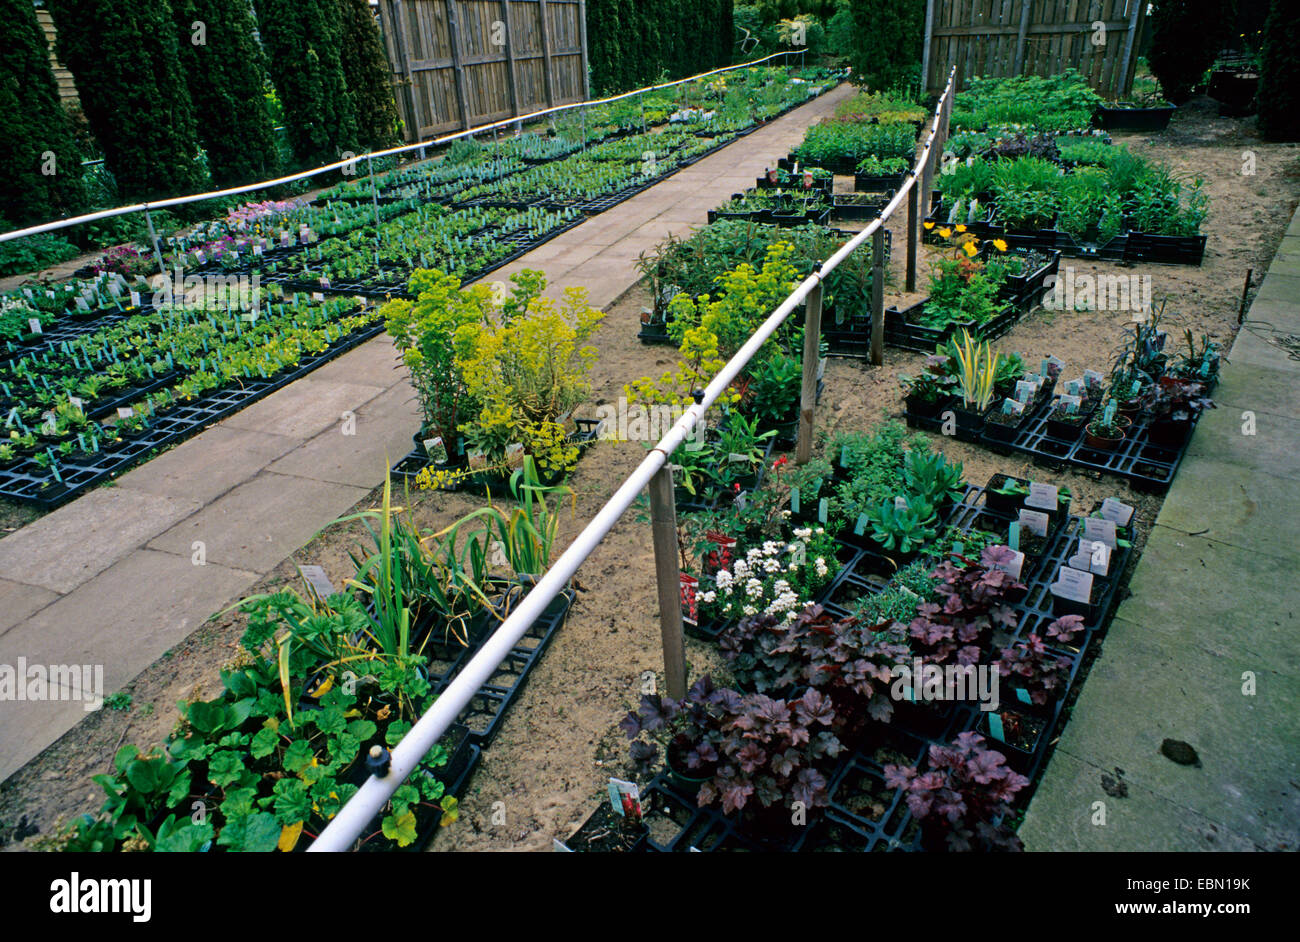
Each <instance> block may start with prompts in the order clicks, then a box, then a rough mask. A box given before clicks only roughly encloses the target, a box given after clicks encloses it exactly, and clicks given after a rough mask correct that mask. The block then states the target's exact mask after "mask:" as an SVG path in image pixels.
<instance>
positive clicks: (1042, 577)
mask: <svg viewBox="0 0 1300 942" xmlns="http://www.w3.org/2000/svg"><path fill="white" fill-rule="evenodd" d="M1082 529H1083V524H1082V518H1080V517H1070V518H1067V520H1066V521H1065V523H1063V524H1062V525H1061V526H1060V527H1058V528H1057V529H1056V531H1055V532H1054V533H1053V534H1052V535H1051V539H1050V540H1049V543H1048V546H1047V549H1046V551H1045V552H1044V553H1043V559H1042V562H1041V563H1040V565H1039V566H1038V567H1036V569H1035V572H1034V573H1033V574H1032V576H1031V577H1030V578H1029V579H1028V580H1023V579H1022V581H1026V584H1027V585H1028V587H1029V592H1028V594H1027V595H1026V596H1025V598H1024V599H1023V600H1022V601H1020V602H1018V603H1017V604H1016V608H1017V609H1019V610H1021V611H1022V612H1023V613H1024V614H1023V617H1022V618H1021V623H1020V625H1019V626H1018V627H1017V629H1016V636H1017V637H1018V638H1023V637H1026V636H1028V635H1029V634H1030V633H1032V632H1035V631H1037V632H1038V633H1039V634H1040V636H1042V637H1043V638H1044V640H1046V636H1045V635H1044V634H1043V631H1044V630H1045V629H1046V627H1047V625H1048V624H1050V623H1051V622H1052V621H1054V620H1055V619H1056V618H1057V617H1058V616H1057V615H1056V614H1054V612H1053V603H1052V593H1051V591H1050V589H1049V586H1050V585H1051V583H1052V582H1053V581H1054V580H1055V578H1056V571H1057V569H1058V568H1060V567H1061V566H1063V565H1065V563H1066V561H1067V560H1068V559H1069V558H1070V556H1071V555H1072V553H1073V551H1074V545H1075V543H1076V542H1077V539H1078V536H1079V534H1080V533H1081V532H1082ZM1132 554H1133V548H1132V546H1120V547H1117V548H1116V549H1115V551H1114V553H1112V554H1111V558H1110V567H1109V571H1108V573H1107V575H1106V576H1104V577H1103V576H1099V575H1094V576H1093V585H1094V587H1095V588H1096V589H1097V592H1096V598H1095V601H1094V602H1093V603H1092V606H1091V607H1092V612H1091V614H1090V615H1085V616H1084V622H1083V624H1084V629H1085V630H1086V631H1087V633H1088V634H1087V639H1086V640H1085V639H1080V638H1076V639H1075V642H1074V643H1075V644H1077V645H1086V644H1087V642H1088V641H1090V640H1091V639H1092V637H1093V636H1094V635H1095V634H1096V633H1097V632H1099V631H1100V630H1101V629H1102V628H1103V627H1104V626H1105V624H1106V621H1107V619H1108V618H1109V617H1110V614H1111V610H1112V609H1113V608H1114V605H1115V595H1116V593H1117V592H1118V590H1119V585H1120V582H1121V581H1122V580H1123V578H1124V571H1125V570H1126V569H1127V568H1128V563H1129V558H1130V557H1131V556H1132Z"/></svg>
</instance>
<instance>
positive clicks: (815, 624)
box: [719, 605, 911, 731]
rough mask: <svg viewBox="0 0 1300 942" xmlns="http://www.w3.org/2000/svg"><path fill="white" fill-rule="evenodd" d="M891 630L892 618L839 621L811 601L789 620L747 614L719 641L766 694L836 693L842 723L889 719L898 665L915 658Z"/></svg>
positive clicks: (738, 668)
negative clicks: (802, 688) (793, 690)
mask: <svg viewBox="0 0 1300 942" xmlns="http://www.w3.org/2000/svg"><path fill="white" fill-rule="evenodd" d="M890 628H891V624H890V623H889V622H885V623H883V624H879V625H867V624H864V623H863V622H861V621H860V620H858V619H856V618H844V619H838V620H837V619H836V618H835V617H834V616H832V615H831V614H830V613H828V612H827V611H826V610H825V609H824V608H822V606H820V605H809V606H806V607H805V608H804V609H803V611H801V612H800V613H799V614H798V615H797V616H796V617H795V619H794V620H793V621H789V622H783V621H779V620H778V619H776V618H774V617H772V616H770V615H763V616H753V617H750V618H746V619H744V620H743V621H742V622H741V623H740V624H739V625H738V626H736V627H735V628H733V629H730V630H729V631H727V632H725V633H724V634H723V636H722V637H721V638H720V639H719V641H720V644H721V647H722V650H723V653H724V654H726V656H727V660H728V661H729V662H730V663H731V666H732V669H733V671H735V672H736V673H737V674H738V675H740V676H747V677H748V678H749V679H750V680H751V681H752V682H753V683H754V685H755V687H756V688H757V689H758V691H759V692H760V693H763V692H766V691H767V690H769V689H772V688H776V689H780V688H782V687H789V686H794V685H807V686H809V687H814V688H817V689H819V690H823V691H825V692H826V693H828V694H829V695H830V697H831V699H832V700H833V701H834V703H835V707H836V712H837V714H838V716H839V718H840V720H841V721H843V720H845V719H848V718H849V717H853V716H856V715H860V714H865V715H868V716H870V717H871V718H872V719H876V720H879V721H881V722H888V721H889V720H890V718H891V717H892V716H893V712H894V702H893V699H892V698H891V697H890V696H889V685H890V683H891V681H892V679H893V670H894V667H895V666H896V665H899V664H905V663H907V661H908V660H909V659H910V657H911V651H910V650H909V649H908V647H907V645H905V644H901V643H900V641H901V639H900V638H898V637H891V635H890V632H889V629H890ZM837 731H838V729H837Z"/></svg>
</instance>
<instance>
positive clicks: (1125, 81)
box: [1110, 3, 1146, 99]
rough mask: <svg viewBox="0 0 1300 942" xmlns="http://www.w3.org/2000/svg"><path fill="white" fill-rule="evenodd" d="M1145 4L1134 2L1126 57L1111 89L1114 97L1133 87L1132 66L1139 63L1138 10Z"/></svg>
mask: <svg viewBox="0 0 1300 942" xmlns="http://www.w3.org/2000/svg"><path fill="white" fill-rule="evenodd" d="M1145 6H1146V4H1145V3H1134V4H1133V9H1132V11H1130V13H1129V17H1128V34H1127V36H1126V37H1125V39H1124V59H1123V63H1122V64H1121V65H1120V67H1119V76H1118V79H1117V80H1116V81H1115V83H1114V85H1113V86H1112V87H1111V89H1110V94H1111V97H1112V98H1116V99H1119V98H1123V97H1124V96H1125V95H1127V94H1128V93H1129V92H1130V91H1131V90H1132V88H1133V75H1132V71H1133V69H1132V66H1135V65H1136V64H1137V59H1136V58H1135V57H1134V55H1133V50H1134V49H1136V48H1137V42H1138V31H1139V30H1138V12H1139V11H1142V10H1143V8H1144V7H1145ZM1143 12H1145V11H1143Z"/></svg>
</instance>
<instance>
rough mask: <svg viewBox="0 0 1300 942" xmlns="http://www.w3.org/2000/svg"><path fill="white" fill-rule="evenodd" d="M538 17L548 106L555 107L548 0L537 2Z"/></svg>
mask: <svg viewBox="0 0 1300 942" xmlns="http://www.w3.org/2000/svg"><path fill="white" fill-rule="evenodd" d="M537 12H538V17H539V19H540V20H541V30H542V69H543V70H544V73H545V79H546V107H547V108H554V107H555V73H554V63H553V62H552V61H551V18H550V16H548V15H547V12H546V0H538V2H537Z"/></svg>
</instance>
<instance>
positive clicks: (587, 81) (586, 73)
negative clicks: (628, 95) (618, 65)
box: [578, 0, 591, 101]
mask: <svg viewBox="0 0 1300 942" xmlns="http://www.w3.org/2000/svg"><path fill="white" fill-rule="evenodd" d="M578 38H579V39H580V40H581V41H582V97H583V98H584V99H586V100H587V101H590V100H591V63H590V62H589V61H588V60H587V0H578Z"/></svg>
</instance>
